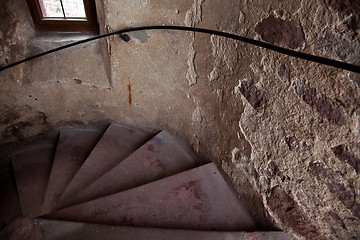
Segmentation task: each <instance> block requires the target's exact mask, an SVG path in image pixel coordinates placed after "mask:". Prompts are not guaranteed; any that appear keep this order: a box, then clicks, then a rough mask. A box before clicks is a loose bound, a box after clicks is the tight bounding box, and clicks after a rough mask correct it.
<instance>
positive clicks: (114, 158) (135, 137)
mask: <svg viewBox="0 0 360 240" xmlns="http://www.w3.org/2000/svg"><path fill="white" fill-rule="evenodd" d="M149 139H150V136H149V135H148V134H146V133H145V132H143V131H140V130H135V129H130V128H127V127H124V126H122V125H120V124H115V123H111V124H110V126H109V127H108V128H107V130H106V131H105V133H104V134H103V136H102V137H101V138H100V140H99V142H98V143H97V144H96V146H95V147H94V149H93V150H92V151H91V153H90V155H89V156H88V157H87V159H86V160H85V162H84V164H83V165H82V166H81V168H80V169H79V171H78V172H77V173H76V175H75V176H74V178H73V179H72V181H71V182H70V184H69V185H68V186H67V188H66V189H65V191H64V193H63V195H62V196H61V198H60V200H59V203H58V207H61V206H68V205H69V204H68V203H67V201H69V200H71V198H72V196H73V195H75V194H76V193H77V192H79V191H80V190H81V189H83V188H85V187H86V186H87V185H89V184H90V183H91V182H93V181H95V180H96V179H97V178H99V177H100V176H102V175H104V174H105V173H106V172H108V171H109V170H110V169H112V168H113V167H114V166H116V165H117V164H118V163H119V162H121V161H122V160H123V159H125V158H126V157H128V156H129V155H130V154H131V153H133V152H134V151H135V150H136V149H137V148H139V147H141V146H142V145H143V144H144V143H146V142H147V141H148V140H149Z"/></svg>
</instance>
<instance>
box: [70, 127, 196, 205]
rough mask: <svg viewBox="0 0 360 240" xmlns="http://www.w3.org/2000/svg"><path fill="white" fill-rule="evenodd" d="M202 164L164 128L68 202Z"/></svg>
mask: <svg viewBox="0 0 360 240" xmlns="http://www.w3.org/2000/svg"><path fill="white" fill-rule="evenodd" d="M199 165H200V163H199V161H198V160H197V158H196V156H195V155H194V154H192V153H191V151H190V150H188V149H186V148H185V147H183V145H182V144H181V143H179V142H178V140H177V139H176V138H175V137H173V136H172V135H170V134H169V133H166V132H165V131H162V132H160V133H159V134H157V135H156V136H155V137H153V138H152V139H151V140H149V141H148V142H147V143H145V144H144V145H143V146H142V147H140V148H139V149H138V150H136V151H135V152H134V153H133V154H131V155H130V156H129V157H127V158H126V159H125V160H123V161H122V162H120V163H119V164H118V165H117V166H115V167H114V168H113V169H112V170H110V171H109V172H107V173H106V174H105V175H103V176H102V177H100V178H99V179H97V180H95V181H94V182H93V183H91V184H90V185H89V186H87V187H86V188H84V189H83V190H82V191H80V192H79V193H78V194H76V195H74V196H73V198H72V199H71V201H69V203H70V204H71V205H75V204H78V203H82V202H86V201H89V200H93V199H96V198H99V197H103V196H106V195H109V194H112V193H117V192H121V191H124V190H128V189H131V188H134V187H138V186H141V185H144V184H146V183H149V182H152V181H155V180H158V179H161V178H164V177H167V176H171V175H174V174H176V173H179V172H183V171H186V170H189V169H191V168H194V167H197V166H199Z"/></svg>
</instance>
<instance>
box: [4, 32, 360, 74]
mask: <svg viewBox="0 0 360 240" xmlns="http://www.w3.org/2000/svg"><path fill="white" fill-rule="evenodd" d="M142 30H175V31H188V32H198V33H205V34H211V35H216V36H221V37H225V38H230V39H234V40H237V41H241V42H244V43H248V44H251V45H254V46H258V47H262V48H265V49H268V50H271V51H275V52H278V53H281V54H284V55H288V56H291V57H295V58H300V59H304V60H307V61H310V62H315V63H319V64H323V65H327V66H331V67H335V68H338V69H343V70H348V71H351V72H356V73H360V66H357V65H354V64H351V63H347V62H342V61H337V60H333V59H329V58H324V57H320V56H316V55H312V54H308V53H303V52H299V51H294V50H290V49H287V48H283V47H279V46H276V45H272V44H269V43H266V42H262V41H258V40H254V39H251V38H247V37H243V36H239V35H236V34H232V33H227V32H222V31H217V30H211V29H204V28H196V27H185V26H145V27H132V28H124V29H121V30H117V31H113V32H109V33H105V34H101V35H98V36H95V37H90V38H87V39H84V40H80V41H77V42H74V43H70V44H67V45H64V46H61V47H58V48H54V49H51V50H48V51H45V52H42V53H39V54H36V55H33V56H31V57H27V58H24V59H22V60H20V61H17V62H14V63H11V64H9V65H6V66H4V67H1V68H0V71H3V70H6V69H8V68H11V67H14V66H16V65H18V64H21V63H24V62H28V61H30V60H32V59H35V58H39V57H42V56H45V55H48V54H50V53H53V52H57V51H60V50H63V49H66V48H69V47H73V46H76V45H79V44H82V43H86V42H90V41H94V40H97V39H100V38H105V37H109V36H113V35H120V37H121V38H122V39H123V40H124V41H126V42H127V41H129V39H130V38H129V36H128V35H127V34H125V33H130V32H136V31H142Z"/></svg>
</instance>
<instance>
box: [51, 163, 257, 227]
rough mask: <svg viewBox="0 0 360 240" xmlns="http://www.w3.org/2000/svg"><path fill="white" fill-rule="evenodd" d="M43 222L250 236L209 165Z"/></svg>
mask: <svg viewBox="0 0 360 240" xmlns="http://www.w3.org/2000/svg"><path fill="white" fill-rule="evenodd" d="M48 217H49V218H51V219H58V220H71V221H81V222H89V223H103V224H115V225H127V226H129V225H130V226H143V227H162V228H177V229H196V230H221V231H240V230H241V231H252V230H255V225H254V222H253V220H252V218H251V217H250V215H249V213H248V212H247V211H246V210H245V208H244V207H243V206H242V205H241V203H240V202H239V200H238V198H237V197H236V196H235V195H234V193H233V192H232V191H231V190H230V189H229V187H228V186H227V184H226V183H225V181H224V179H223V177H222V176H221V174H220V172H219V171H218V169H217V168H216V166H215V165H214V164H213V163H209V164H206V165H204V166H201V167H197V168H194V169H192V170H188V171H186V172H182V173H179V174H176V175H173V176H171V177H167V178H163V179H161V180H158V181H156V182H152V183H149V184H146V185H143V186H141V187H138V188H134V189H130V190H128V191H124V192H121V193H117V194H113V195H109V196H106V197H103V198H99V199H96V200H93V201H89V202H86V203H83V204H79V205H76V206H73V207H70V208H67V209H64V210H60V211H58V212H55V213H52V214H50V215H49V216H48Z"/></svg>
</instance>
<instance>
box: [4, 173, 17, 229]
mask: <svg viewBox="0 0 360 240" xmlns="http://www.w3.org/2000/svg"><path fill="white" fill-rule="evenodd" d="M0 182H1V184H0V224H1V226H0V227H2V226H3V225H7V224H9V223H10V222H11V221H12V220H14V219H15V218H18V217H21V216H22V211H21V205H20V199H19V195H18V192H17V188H16V183H15V178H14V176H13V174H12V172H11V171H10V170H8V171H6V172H4V173H3V174H1V175H0Z"/></svg>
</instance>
